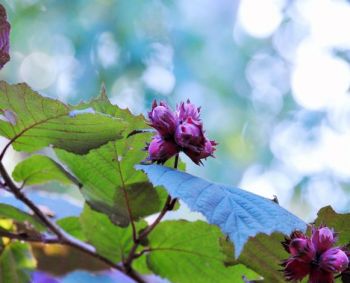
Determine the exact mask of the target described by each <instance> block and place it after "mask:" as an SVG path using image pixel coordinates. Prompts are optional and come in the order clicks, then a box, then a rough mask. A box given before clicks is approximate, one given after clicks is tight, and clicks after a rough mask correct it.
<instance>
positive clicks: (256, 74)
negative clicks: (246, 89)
mask: <svg viewBox="0 0 350 283" xmlns="http://www.w3.org/2000/svg"><path fill="white" fill-rule="evenodd" d="M246 76H247V79H248V81H249V83H250V85H251V86H252V87H255V88H257V89H265V88H266V87H274V88H277V89H279V90H280V91H281V92H282V93H285V92H287V91H288V90H289V84H288V79H289V73H288V69H287V66H286V64H285V63H284V62H283V61H282V60H280V59H279V58H277V57H276V56H270V55H268V54H256V55H255V56H254V57H253V58H252V59H251V60H250V62H249V63H248V66H247V68H246Z"/></svg>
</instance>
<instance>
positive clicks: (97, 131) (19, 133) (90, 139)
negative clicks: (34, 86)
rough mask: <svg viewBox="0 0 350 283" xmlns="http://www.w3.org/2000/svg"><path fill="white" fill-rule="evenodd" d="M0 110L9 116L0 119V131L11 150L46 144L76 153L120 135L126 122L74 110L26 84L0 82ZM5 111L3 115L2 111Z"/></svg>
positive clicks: (107, 116) (33, 149)
mask: <svg viewBox="0 0 350 283" xmlns="http://www.w3.org/2000/svg"><path fill="white" fill-rule="evenodd" d="M0 111H1V112H2V113H3V114H4V117H5V118H6V117H9V115H8V113H12V114H11V119H8V121H4V120H1V121H0V135H2V136H4V137H6V138H8V139H10V140H11V141H12V145H13V147H14V149H15V150H18V151H26V152H33V151H36V150H39V149H41V148H43V147H46V146H48V145H52V146H54V147H58V148H63V149H65V150H68V151H70V152H75V153H79V154H83V153H87V152H88V151H89V150H90V149H92V148H97V147H99V146H101V145H103V144H105V143H107V142H108V141H111V140H116V139H119V138H121V137H122V132H123V130H125V129H126V127H127V124H125V122H124V121H123V120H122V119H118V118H114V117H111V116H109V115H105V114H101V113H97V112H95V111H85V112H84V111H82V112H76V111H74V107H72V106H68V105H65V104H63V103H62V102H59V101H57V100H53V99H50V98H47V97H43V96H40V95H39V94H38V93H36V92H34V91H32V90H31V89H30V88H29V87H28V86H27V85H26V84H17V85H9V84H7V83H6V82H4V81H1V82H0ZM5 113H7V115H5Z"/></svg>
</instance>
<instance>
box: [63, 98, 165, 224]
mask: <svg viewBox="0 0 350 283" xmlns="http://www.w3.org/2000/svg"><path fill="white" fill-rule="evenodd" d="M83 106H84V107H88V106H89V107H91V106H93V107H94V108H96V109H98V110H99V111H101V112H103V113H106V114H108V115H111V116H116V117H121V118H122V119H124V120H125V121H126V122H127V123H128V124H129V125H130V126H129V128H128V131H132V130H133V129H140V128H145V127H146V121H145V119H144V118H143V117H142V116H133V115H132V114H131V113H130V112H129V111H128V110H121V109H119V108H118V107H117V106H113V105H111V104H110V102H109V101H108V100H107V98H106V97H105V96H104V95H103V94H102V95H101V96H100V97H99V98H97V99H95V100H93V101H92V102H90V104H84V105H83ZM149 140H150V134H149V133H148V134H139V135H133V136H131V137H129V138H124V139H121V140H118V141H116V142H109V143H108V144H106V145H104V146H101V147H100V148H98V149H94V150H91V151H90V152H89V153H88V154H85V155H76V154H73V153H70V152H67V151H65V150H61V149H57V150H56V154H57V156H58V157H59V159H60V160H61V161H62V162H63V163H65V164H66V165H67V166H68V167H69V169H70V170H71V171H72V172H73V173H74V175H75V176H76V177H77V178H78V179H79V181H80V182H81V183H82V184H83V185H84V186H83V188H82V192H83V195H84V197H85V199H86V200H87V201H88V203H89V204H90V205H91V207H92V208H94V209H95V210H97V211H100V212H103V213H105V214H107V215H108V216H109V217H110V219H111V220H112V221H113V223H115V224H117V225H120V226H123V227H125V226H127V225H128V224H129V221H130V217H129V214H128V209H127V206H126V203H127V202H126V199H128V203H129V205H130V208H131V211H132V217H133V219H134V220H137V219H139V218H140V217H144V216H147V215H150V214H153V213H156V212H158V211H160V209H161V208H162V206H163V204H164V202H165V199H166V195H167V194H166V192H165V191H164V190H162V189H155V188H154V187H153V186H152V185H151V184H150V183H149V182H148V180H147V178H146V177H145V175H144V174H142V173H141V172H138V171H136V170H135V168H134V166H135V164H137V163H140V162H141V161H142V160H144V159H145V158H146V156H147V154H146V152H145V151H143V149H144V147H145V144H146V142H147V141H149Z"/></svg>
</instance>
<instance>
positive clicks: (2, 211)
mask: <svg viewBox="0 0 350 283" xmlns="http://www.w3.org/2000/svg"><path fill="white" fill-rule="evenodd" d="M1 218H2V219H11V220H15V221H17V222H20V223H24V224H28V223H29V224H30V225H33V227H34V228H35V229H37V230H39V231H41V230H45V227H44V226H43V225H42V224H41V223H40V222H39V220H37V219H36V218H34V217H33V216H32V215H30V214H28V213H26V212H24V211H22V210H19V209H18V208H16V207H13V206H11V205H8V204H4V203H0V219H1ZM0 282H1V281H0Z"/></svg>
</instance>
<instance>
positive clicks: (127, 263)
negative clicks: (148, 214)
mask: <svg viewBox="0 0 350 283" xmlns="http://www.w3.org/2000/svg"><path fill="white" fill-rule="evenodd" d="M178 163H179V155H176V156H175V162H174V168H175V169H177V166H178ZM175 202H176V199H172V198H171V196H170V195H168V197H167V199H166V202H165V204H164V207H163V209H162V210H161V212H160V213H159V215H158V216H157V218H156V219H155V220H154V221H153V223H152V224H151V225H149V226H148V227H147V228H146V229H145V230H143V231H142V232H141V233H140V235H139V237H138V238H137V241H135V243H134V245H133V246H132V247H131V250H130V252H129V255H128V257H127V259H126V260H125V261H124V268H125V270H126V272H131V271H132V270H133V269H132V267H131V265H132V262H133V260H134V259H135V258H138V257H139V256H140V255H139V254H136V251H137V248H138V247H139V245H140V243H141V242H142V240H144V239H145V238H146V237H147V236H148V235H149V234H150V233H151V232H152V231H153V229H154V228H155V227H156V226H157V225H158V224H159V223H160V221H161V220H162V219H163V217H164V215H165V214H166V213H167V212H168V211H170V210H172V209H173V207H174V205H175ZM140 253H142V251H141V252H140ZM141 255H142V254H141Z"/></svg>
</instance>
